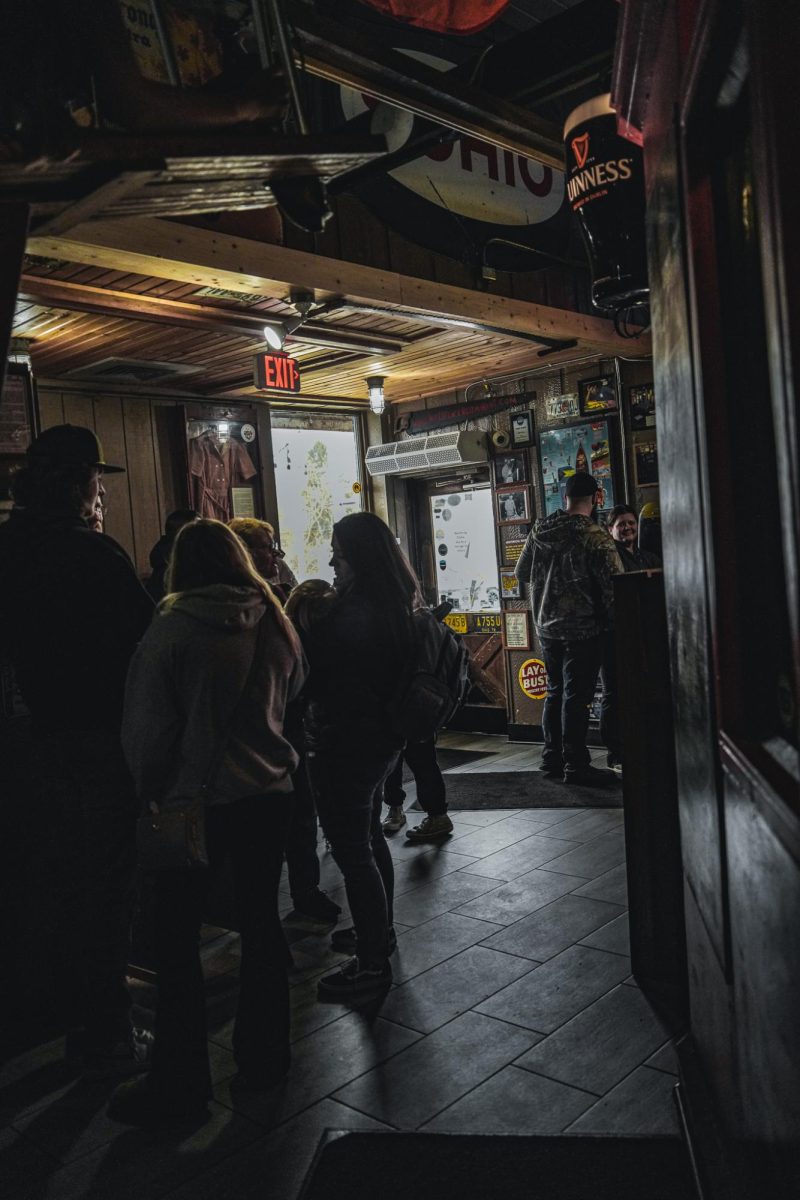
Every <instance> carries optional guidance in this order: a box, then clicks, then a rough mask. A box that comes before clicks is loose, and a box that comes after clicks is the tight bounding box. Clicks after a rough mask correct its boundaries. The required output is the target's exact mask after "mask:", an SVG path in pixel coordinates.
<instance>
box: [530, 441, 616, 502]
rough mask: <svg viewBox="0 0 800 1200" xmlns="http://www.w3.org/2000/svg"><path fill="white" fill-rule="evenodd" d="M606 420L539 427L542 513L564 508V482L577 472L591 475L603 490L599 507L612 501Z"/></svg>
mask: <svg viewBox="0 0 800 1200" xmlns="http://www.w3.org/2000/svg"><path fill="white" fill-rule="evenodd" d="M609 425H610V421H608V420H602V421H588V420H583V421H582V422H581V423H580V424H578V425H563V426H562V427H561V428H560V429H543V430H542V431H541V432H540V434H539V462H540V467H541V472H542V495H543V497H544V500H543V508H544V512H545V515H547V516H550V515H551V513H554V512H558V510H559V509H561V508H565V507H566V489H567V482H568V481H569V478H570V476H571V475H574V474H575V473H576V472H578V471H588V472H589V474H590V475H594V477H595V479H596V480H597V483H598V484H599V486H600V489H601V491H602V493H603V496H602V501H601V504H600V509H601V511H603V512H607V511H608V510H609V509H610V508H613V507H614V505H615V504H616V499H615V496H614V479H613V476H612V474H611V442H610V436H611V431H610V429H609Z"/></svg>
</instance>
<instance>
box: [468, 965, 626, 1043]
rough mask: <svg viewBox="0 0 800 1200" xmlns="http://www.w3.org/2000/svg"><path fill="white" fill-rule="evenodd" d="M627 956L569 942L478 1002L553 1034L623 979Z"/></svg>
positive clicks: (499, 1014)
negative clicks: (537, 965)
mask: <svg viewBox="0 0 800 1200" xmlns="http://www.w3.org/2000/svg"><path fill="white" fill-rule="evenodd" d="M627 971H628V963H627V960H626V959H624V958H621V957H620V956H619V955H618V954H606V952H605V951H604V950H590V949H589V948H588V947H583V946H570V948H569V949H568V950H564V951H563V952H562V953H561V954H557V955H556V957H555V958H551V959H550V961H549V962H546V963H543V964H542V965H541V966H540V967H534V969H533V970H532V971H531V972H530V973H529V974H528V975H524V976H523V977H522V979H518V980H517V981H516V983H512V984H509V986H508V987H507V988H504V989H503V990H502V991H501V992H498V993H497V995H495V996H492V997H491V999H489V1000H485V1001H484V1002H483V1004H480V1005H479V1006H478V1009H477V1011H478V1012H482V1013H487V1014H488V1015H489V1016H492V1017H500V1019H501V1020H504V1021H511V1022H513V1024H515V1025H524V1026H525V1028H526V1029H537V1030H539V1031H540V1032H541V1033H551V1032H552V1031H553V1030H554V1029H557V1028H558V1027H559V1025H563V1024H564V1022H565V1021H568V1020H569V1019H570V1018H571V1017H574V1016H575V1015H576V1013H579V1012H580V1011H581V1009H584V1008H586V1006H587V1005H589V1004H591V1003H592V1002H593V1001H595V1000H597V999H599V997H600V996H602V995H604V993H605V992H608V991H610V990H611V988H613V987H615V986H616V984H618V983H619V982H620V981H621V980H622V978H623V976H624V975H625V974H626V973H627Z"/></svg>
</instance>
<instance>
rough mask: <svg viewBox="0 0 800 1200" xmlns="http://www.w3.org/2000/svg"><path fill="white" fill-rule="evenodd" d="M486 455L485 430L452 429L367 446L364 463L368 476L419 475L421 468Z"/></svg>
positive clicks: (482, 460)
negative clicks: (461, 430)
mask: <svg viewBox="0 0 800 1200" xmlns="http://www.w3.org/2000/svg"><path fill="white" fill-rule="evenodd" d="M488 458H489V454H488V450H487V447H486V434H485V433H481V432H480V431H471V432H468V433H465V432H460V431H458V430H454V431H451V432H448V433H429V434H426V435H425V436H424V437H410V438H406V439H405V441H402V442H387V443H385V444H384V445H382V446H370V447H369V449H368V450H367V457H366V464H367V470H368V471H369V473H370V475H372V476H374V475H419V474H420V473H421V472H423V471H435V470H438V469H440V468H447V467H454V466H462V465H463V466H471V465H473V464H477V463H485V462H487V461H488Z"/></svg>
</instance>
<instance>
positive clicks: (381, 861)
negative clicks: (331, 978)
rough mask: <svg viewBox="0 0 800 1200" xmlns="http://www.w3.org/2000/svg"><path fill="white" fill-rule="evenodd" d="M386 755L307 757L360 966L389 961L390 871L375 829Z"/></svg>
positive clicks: (389, 759) (390, 757) (391, 757)
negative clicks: (342, 890) (350, 918)
mask: <svg viewBox="0 0 800 1200" xmlns="http://www.w3.org/2000/svg"><path fill="white" fill-rule="evenodd" d="M396 758H397V751H396V750H394V751H391V752H390V753H388V754H371V755H369V756H367V755H365V754H363V753H362V754H361V755H359V756H356V755H355V754H337V753H334V752H332V751H318V752H315V753H314V754H311V755H309V766H310V768H311V780H312V783H313V785H314V792H315V794H316V797H317V811H318V813H319V818H320V821H321V822H322V828H323V829H324V830H325V836H326V837H327V838H328V841H329V842H330V844H331V850H332V852H333V857H334V859H335V860H336V863H337V864H338V866H339V869H340V871H341V872H342V875H343V876H344V883H345V889H346V891H347V902H348V904H349V905H350V914H351V916H352V918H353V926H354V927H355V931H356V954H357V955H358V957H359V959H360V960H361V962H362V963H370V964H376V965H378V964H383V963H384V962H386V960H387V959H388V957H389V928H390V927H391V925H392V923H393V921H394V913H393V911H392V906H393V902H394V867H393V865H392V856H391V854H390V853H389V847H388V846H387V845H386V838H385V837H384V836H383V829H382V828H381V808H382V800H383V784H384V781H385V779H386V777H387V775H388V774H389V772H390V771H391V769H392V767H393V766H394V765H395V760H396Z"/></svg>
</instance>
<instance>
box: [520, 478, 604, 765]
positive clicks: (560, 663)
mask: <svg viewBox="0 0 800 1200" xmlns="http://www.w3.org/2000/svg"><path fill="white" fill-rule="evenodd" d="M599 499H600V489H599V487H598V485H597V482H596V480H595V479H594V477H593V476H591V475H589V474H587V472H585V471H578V472H576V473H575V474H574V475H572V476H570V478H569V480H568V482H567V486H566V504H567V509H566V512H563V511H560V512H557V513H553V514H552V515H551V516H549V517H545V518H543V519H542V520H539V521H537V522H536V524H535V525H534V527H533V529H532V530H531V532H530V533H529V534H528V540H527V541H526V543H525V548H524V550H523V551H522V554H521V555H520V557H519V561H518V562H517V567H516V575H517V579H519V580H521V581H523V582H525V583H529V584H530V601H531V610H532V613H533V623H534V626H535V628H536V633H537V635H538V638H539V641H540V643H541V646H542V653H543V656H544V662H545V666H546V668H547V680H548V682H547V698H546V699H545V702H544V713H543V715H542V731H543V733H544V751H543V753H542V765H541V770H542V772H543V773H544V774H545V775H548V776H551V777H558V778H560V777H561V776H562V774H563V777H564V781H565V782H566V783H576V784H581V785H589V786H595V787H596V786H603V785H606V784H608V783H611V782H612V781H613V778H614V777H613V776H612V775H611V774H610V772H608V771H600V770H597V769H596V768H594V767H592V766H591V760H590V757H589V751H588V750H587V748H586V734H587V731H588V728H589V707H590V705H591V703H592V698H593V696H594V690H595V686H596V684H597V674H598V671H599V669H600V663H601V660H602V654H603V642H604V634H605V632H606V630H607V629H608V627H609V625H610V624H611V621H612V613H613V603H614V590H613V582H612V576H614V575H618V574H620V572H621V571H622V567H621V565H620V560H619V556H618V554H617V552H616V549H615V547H614V543H613V541H612V540H611V538H610V537H609V535H608V534H607V533H606V532H605V530H603V529H601V528H600V526H599V525H597V524H595V522H594V521H593V520H592V510H593V508H594V506H595V505H596V504H597V503H598V502H599Z"/></svg>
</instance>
